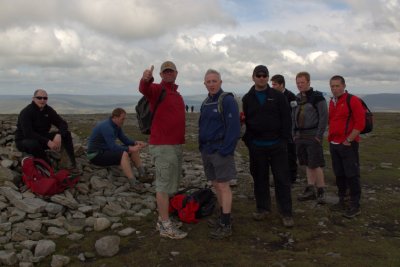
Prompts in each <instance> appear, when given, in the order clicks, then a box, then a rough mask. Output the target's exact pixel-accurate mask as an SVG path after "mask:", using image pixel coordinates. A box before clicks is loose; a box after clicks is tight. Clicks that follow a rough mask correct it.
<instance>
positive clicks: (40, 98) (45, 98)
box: [35, 96, 48, 100]
mask: <svg viewBox="0 0 400 267" xmlns="http://www.w3.org/2000/svg"><path fill="white" fill-rule="evenodd" d="M35 98H36V99H37V100H47V99H48V97H47V96H35Z"/></svg>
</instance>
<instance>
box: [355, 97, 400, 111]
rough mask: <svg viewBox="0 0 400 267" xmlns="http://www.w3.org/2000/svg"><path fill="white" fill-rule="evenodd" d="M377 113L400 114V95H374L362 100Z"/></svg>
mask: <svg viewBox="0 0 400 267" xmlns="http://www.w3.org/2000/svg"><path fill="white" fill-rule="evenodd" d="M362 99H363V100H364V101H365V103H367V105H368V107H369V108H370V109H371V110H372V111H375V112H399V111H400V94H374V95H365V96H364V97H363V98H362Z"/></svg>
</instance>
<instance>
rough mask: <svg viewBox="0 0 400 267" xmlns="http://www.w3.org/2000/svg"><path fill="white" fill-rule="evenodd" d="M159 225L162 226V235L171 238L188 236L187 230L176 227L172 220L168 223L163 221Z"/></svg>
mask: <svg viewBox="0 0 400 267" xmlns="http://www.w3.org/2000/svg"><path fill="white" fill-rule="evenodd" d="M159 227H160V228H159V229H160V236H161V237H168V238H171V239H182V238H185V237H186V236H187V233H186V232H184V231H182V230H180V229H178V228H176V227H175V226H174V224H173V223H172V222H171V221H169V222H166V223H161V224H160V225H159Z"/></svg>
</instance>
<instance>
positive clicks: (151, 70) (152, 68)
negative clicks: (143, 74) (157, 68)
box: [150, 65, 154, 73]
mask: <svg viewBox="0 0 400 267" xmlns="http://www.w3.org/2000/svg"><path fill="white" fill-rule="evenodd" d="M153 70H154V65H151V67H150V72H151V73H153Z"/></svg>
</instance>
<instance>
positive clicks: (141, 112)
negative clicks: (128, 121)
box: [135, 87, 166, 134]
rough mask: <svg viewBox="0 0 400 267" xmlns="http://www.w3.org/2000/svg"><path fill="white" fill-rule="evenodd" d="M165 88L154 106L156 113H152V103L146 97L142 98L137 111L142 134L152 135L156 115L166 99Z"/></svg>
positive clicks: (136, 108)
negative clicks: (159, 106) (152, 124)
mask: <svg viewBox="0 0 400 267" xmlns="http://www.w3.org/2000/svg"><path fill="white" fill-rule="evenodd" d="M165 94H166V92H165V88H164V87H163V88H162V89H161V93H160V96H159V97H158V99H157V102H156V104H155V106H154V111H153V112H151V111H150V102H149V101H148V100H147V98H146V97H145V96H143V97H142V98H140V100H139V101H138V103H137V105H136V107H135V110H136V118H137V121H138V124H139V129H140V131H141V132H142V134H150V129H151V123H152V122H153V118H154V114H155V113H156V111H157V108H158V105H159V104H160V103H161V101H162V100H163V99H164V97H165Z"/></svg>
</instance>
